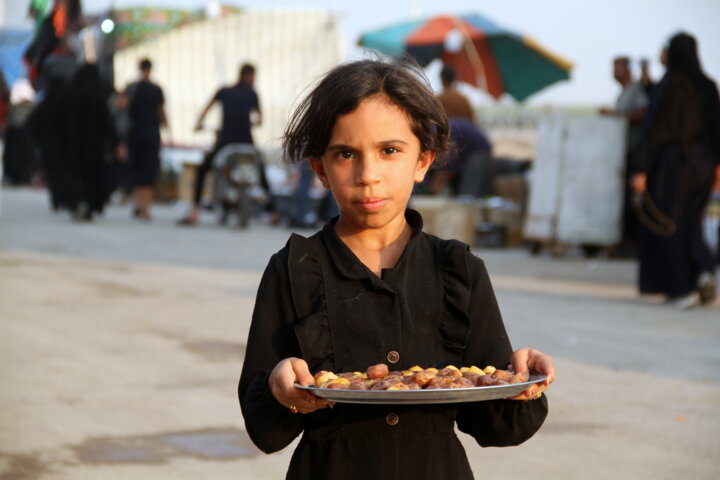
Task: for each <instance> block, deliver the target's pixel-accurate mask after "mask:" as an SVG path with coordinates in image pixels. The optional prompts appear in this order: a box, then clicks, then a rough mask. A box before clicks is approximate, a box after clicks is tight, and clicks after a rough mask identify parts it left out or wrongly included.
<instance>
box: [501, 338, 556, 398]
mask: <svg viewBox="0 0 720 480" xmlns="http://www.w3.org/2000/svg"><path fill="white" fill-rule="evenodd" d="M510 364H511V366H512V369H513V370H515V372H517V373H528V374H529V373H530V372H535V373H539V374H541V375H545V376H546V377H547V378H546V379H545V381H544V382H541V383H534V384H532V386H531V387H530V388H528V389H527V390H525V391H524V392H522V393H521V394H520V395H517V396H515V397H512V398H511V399H510V400H525V401H527V400H533V399H535V398H539V397H540V394H542V392H544V391H545V390H547V389H548V388H549V387H550V384H551V383H552V382H554V381H555V364H554V363H553V359H552V357H551V356H550V355H546V354H544V353H542V352H541V351H540V350H535V349H534V348H521V349H520V350H516V351H515V352H513V354H512V357H510Z"/></svg>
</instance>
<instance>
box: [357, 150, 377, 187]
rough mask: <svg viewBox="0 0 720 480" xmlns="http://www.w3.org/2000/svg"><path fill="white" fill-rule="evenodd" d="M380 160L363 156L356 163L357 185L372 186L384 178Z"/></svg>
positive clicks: (370, 156)
mask: <svg viewBox="0 0 720 480" xmlns="http://www.w3.org/2000/svg"><path fill="white" fill-rule="evenodd" d="M380 167H381V165H380V160H379V159H377V158H375V157H374V156H372V155H363V156H362V159H361V160H360V161H358V162H357V163H356V172H355V183H357V184H358V185H371V184H373V183H377V182H379V181H380V179H381V178H382V175H381V173H380Z"/></svg>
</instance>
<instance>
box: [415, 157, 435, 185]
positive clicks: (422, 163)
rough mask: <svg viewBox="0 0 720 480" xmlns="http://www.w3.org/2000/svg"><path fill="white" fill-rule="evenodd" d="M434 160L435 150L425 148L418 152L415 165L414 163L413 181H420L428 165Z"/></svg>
mask: <svg viewBox="0 0 720 480" xmlns="http://www.w3.org/2000/svg"><path fill="white" fill-rule="evenodd" d="M434 161H435V152H434V151H433V150H426V151H424V152H421V153H420V158H418V162H417V165H415V183H420V182H422V181H423V179H424V178H425V174H426V173H427V171H428V169H429V168H430V165H432V163H433V162H434Z"/></svg>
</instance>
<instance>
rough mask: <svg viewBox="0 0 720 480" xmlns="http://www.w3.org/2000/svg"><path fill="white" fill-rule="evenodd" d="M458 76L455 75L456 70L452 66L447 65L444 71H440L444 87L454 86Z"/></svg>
mask: <svg viewBox="0 0 720 480" xmlns="http://www.w3.org/2000/svg"><path fill="white" fill-rule="evenodd" d="M456 78H457V76H456V75H455V69H454V68H452V67H451V66H450V65H445V66H444V67H443V68H442V70H440V80H441V81H442V83H443V85H452V84H453V83H455V79H456Z"/></svg>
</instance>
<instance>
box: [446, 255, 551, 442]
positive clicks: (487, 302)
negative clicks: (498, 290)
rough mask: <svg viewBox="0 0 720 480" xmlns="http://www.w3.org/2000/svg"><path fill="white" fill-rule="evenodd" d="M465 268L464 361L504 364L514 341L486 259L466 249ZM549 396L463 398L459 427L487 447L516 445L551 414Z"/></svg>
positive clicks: (458, 420)
mask: <svg viewBox="0 0 720 480" xmlns="http://www.w3.org/2000/svg"><path fill="white" fill-rule="evenodd" d="M464 255H465V264H466V269H465V271H466V272H468V276H469V279H470V288H469V298H468V304H467V317H468V319H469V326H470V328H469V335H468V339H467V347H466V348H465V350H464V352H463V365H477V366H479V367H480V368H483V367H485V366H487V365H493V366H496V367H498V368H505V367H506V366H507V364H508V362H509V361H510V356H511V355H512V351H513V350H512V346H511V345H510V340H509V339H508V335H507V332H506V330H505V325H504V323H503V320H502V316H501V314H500V309H499V307H498V303H497V300H496V299H495V293H494V292H493V288H492V285H491V283H490V277H489V275H488V272H487V269H486V268H485V264H484V263H483V261H482V260H481V259H479V258H478V257H476V256H475V255H473V254H472V253H470V252H469V251H466V252H465V254H464ZM547 408H548V405H547V397H546V396H545V395H543V396H542V397H541V398H540V399H537V400H532V401H529V402H522V401H514V400H494V401H487V402H476V403H467V404H462V405H461V406H460V407H459V408H458V415H457V424H458V428H459V429H460V430H461V431H463V432H465V433H467V434H469V435H472V436H473V437H474V438H475V440H476V441H477V442H478V444H480V445H481V446H483V447H487V446H497V447H501V446H510V445H518V444H520V443H522V442H524V441H525V440H527V439H529V438H530V437H532V436H533V435H534V434H535V432H537V430H538V429H539V428H540V426H541V425H542V424H543V422H544V420H545V417H546V416H547Z"/></svg>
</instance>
